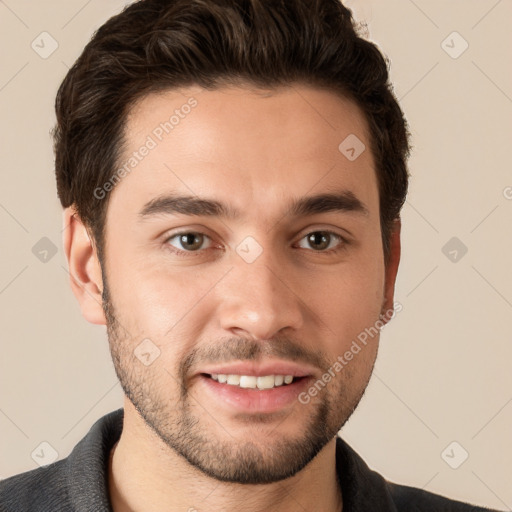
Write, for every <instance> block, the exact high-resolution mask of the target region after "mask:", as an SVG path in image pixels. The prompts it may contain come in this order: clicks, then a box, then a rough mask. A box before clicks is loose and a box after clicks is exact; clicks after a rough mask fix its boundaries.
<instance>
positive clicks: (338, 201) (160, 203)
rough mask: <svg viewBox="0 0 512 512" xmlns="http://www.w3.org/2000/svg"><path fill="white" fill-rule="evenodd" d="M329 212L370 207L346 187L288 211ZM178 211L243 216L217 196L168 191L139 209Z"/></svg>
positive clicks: (144, 212)
mask: <svg viewBox="0 0 512 512" xmlns="http://www.w3.org/2000/svg"><path fill="white" fill-rule="evenodd" d="M326 212H344V213H356V214H361V215H368V213H369V210H368V208H367V207H366V205H365V204H364V203H363V202H362V201H361V200H359V199H358V198H357V197H356V196H355V195H354V193H353V192H351V191H350V190H343V191H341V192H338V193H323V194H317V195H313V196H305V197H301V198H299V199H296V200H294V201H292V203H291V204H290V205H289V207H288V209H287V210H286V212H285V215H287V216H292V217H305V216H308V215H314V214H318V213H326ZM176 214H182V215H191V216H204V217H221V218H225V219H230V220H237V219H239V218H240V217H241V216H242V214H241V212H240V211H239V210H237V209H235V208H233V207H231V206H229V205H227V204H224V203H222V202H220V201H217V200H214V199H208V198H201V197H197V196H196V197H194V196H180V195H177V194H167V195H162V196H158V197H156V198H154V199H152V200H150V201H149V202H147V203H146V204H145V205H144V207H143V208H142V210H141V211H140V212H139V218H140V220H145V219H148V218H150V217H154V216H160V215H176Z"/></svg>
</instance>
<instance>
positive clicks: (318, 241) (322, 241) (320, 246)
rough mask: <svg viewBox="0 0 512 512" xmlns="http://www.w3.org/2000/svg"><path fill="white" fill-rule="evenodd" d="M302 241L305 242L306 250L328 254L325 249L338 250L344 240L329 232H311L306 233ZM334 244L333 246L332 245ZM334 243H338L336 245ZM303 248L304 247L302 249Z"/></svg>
mask: <svg viewBox="0 0 512 512" xmlns="http://www.w3.org/2000/svg"><path fill="white" fill-rule="evenodd" d="M302 240H306V241H307V245H308V247H305V248H306V249H307V248H312V249H313V250H314V251H317V252H329V251H326V249H333V247H334V250H336V249H338V248H339V246H343V243H344V242H345V240H344V239H343V237H341V236H340V235H338V234H337V233H333V232H331V231H313V232H311V233H308V234H307V235H306V236H305V237H304V238H302ZM333 242H334V245H333ZM336 242H338V243H337V244H336ZM303 248H304V247H303Z"/></svg>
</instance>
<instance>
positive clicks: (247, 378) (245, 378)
mask: <svg viewBox="0 0 512 512" xmlns="http://www.w3.org/2000/svg"><path fill="white" fill-rule="evenodd" d="M211 377H212V379H213V380H217V381H219V382H220V383H222V384H230V385H232V386H240V387H241V388H253V389H255V388H258V389H272V388H273V387H275V386H282V385H283V383H284V384H290V383H291V382H292V381H293V375H262V376H260V377H256V376H255V375H226V374H224V373H212V374H211Z"/></svg>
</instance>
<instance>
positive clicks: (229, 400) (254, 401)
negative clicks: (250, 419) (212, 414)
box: [199, 375, 310, 413]
mask: <svg viewBox="0 0 512 512" xmlns="http://www.w3.org/2000/svg"><path fill="white" fill-rule="evenodd" d="M309 380H310V378H309V377H302V378H301V379H299V380H296V381H294V382H292V383H291V384H285V385H282V386H278V387H275V388H271V389H258V388H256V389H252V388H241V387H240V386H232V385H230V384H221V383H220V382H218V381H216V380H213V379H212V378H210V377H206V376H205V375H200V376H199V382H200V383H201V385H202V386H203V387H204V389H205V390H206V392H207V393H208V394H210V395H212V398H213V400H214V401H215V402H219V400H220V401H222V402H224V403H226V404H227V405H228V406H229V407H230V408H234V409H236V410H237V411H238V412H245V413H272V412H278V411H281V410H283V409H284V408H286V407H288V406H290V405H291V404H293V403H294V402H296V401H297V397H298V395H299V394H300V393H301V392H302V391H304V390H305V389H307V387H308V383H309Z"/></svg>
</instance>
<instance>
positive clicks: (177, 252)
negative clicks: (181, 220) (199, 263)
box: [164, 229, 350, 257]
mask: <svg viewBox="0 0 512 512" xmlns="http://www.w3.org/2000/svg"><path fill="white" fill-rule="evenodd" d="M314 233H324V234H328V235H330V236H334V237H335V238H337V239H338V240H339V241H340V243H339V244H338V245H337V246H336V247H335V248H334V249H328V250H323V251H315V250H314V249H310V251H312V252H315V253H317V254H337V253H338V252H340V251H342V250H343V249H345V248H346V246H347V245H349V243H350V242H349V241H348V240H347V239H346V238H344V237H343V236H341V235H340V234H338V233H336V232H334V231H330V230H328V229H319V230H316V231H310V232H309V233H306V234H305V235H304V236H303V237H302V238H301V239H300V240H304V238H306V237H308V236H309V235H312V234H314ZM182 235H203V236H205V237H207V238H210V237H209V236H208V235H206V234H205V233H201V232H199V231H181V232H179V233H174V234H172V235H171V236H169V237H167V238H166V239H165V240H164V244H165V246H166V247H167V249H168V250H169V251H171V252H172V253H173V254H175V255H177V256H179V257H187V256H188V257H189V256H192V257H193V256H198V255H200V254H201V253H202V252H203V251H205V250H207V249H199V250H197V251H184V250H181V249H177V248H176V247H174V246H173V245H170V244H169V241H170V240H172V239H174V238H176V237H180V236H182ZM300 240H299V241H300ZM306 250H307V249H306Z"/></svg>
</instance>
